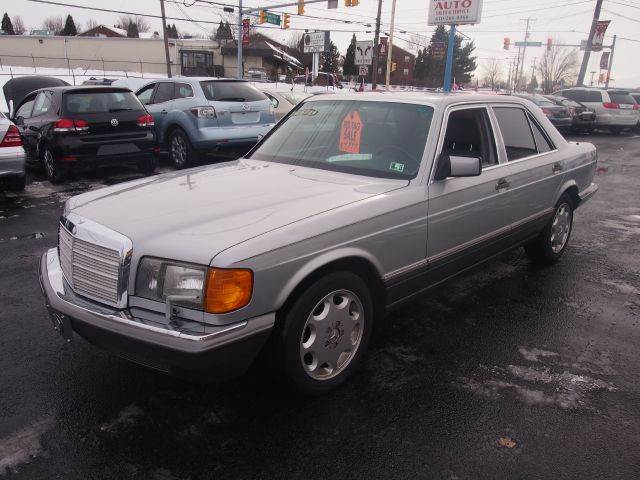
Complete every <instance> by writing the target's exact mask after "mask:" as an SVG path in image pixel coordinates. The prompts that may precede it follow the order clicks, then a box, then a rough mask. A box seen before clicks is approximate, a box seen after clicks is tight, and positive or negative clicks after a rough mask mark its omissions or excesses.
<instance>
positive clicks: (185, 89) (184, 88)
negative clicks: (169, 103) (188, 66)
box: [175, 83, 193, 98]
mask: <svg viewBox="0 0 640 480" xmlns="http://www.w3.org/2000/svg"><path fill="white" fill-rule="evenodd" d="M175 89H176V91H175V98H189V97H193V88H191V85H189V84H188V83H176V84H175Z"/></svg>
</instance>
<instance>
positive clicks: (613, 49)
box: [604, 35, 616, 88]
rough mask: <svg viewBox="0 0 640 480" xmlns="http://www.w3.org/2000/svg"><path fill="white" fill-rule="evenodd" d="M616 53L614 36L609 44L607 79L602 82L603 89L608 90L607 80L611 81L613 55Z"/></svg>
mask: <svg viewBox="0 0 640 480" xmlns="http://www.w3.org/2000/svg"><path fill="white" fill-rule="evenodd" d="M615 51H616V35H614V36H613V42H611V55H609V68H607V79H606V80H605V81H604V88H609V80H611V66H612V65H613V53H614V52H615Z"/></svg>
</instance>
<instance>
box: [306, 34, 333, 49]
mask: <svg viewBox="0 0 640 480" xmlns="http://www.w3.org/2000/svg"><path fill="white" fill-rule="evenodd" d="M328 48H329V32H311V33H305V34H304V53H322V52H324V51H325V50H327V49H328Z"/></svg>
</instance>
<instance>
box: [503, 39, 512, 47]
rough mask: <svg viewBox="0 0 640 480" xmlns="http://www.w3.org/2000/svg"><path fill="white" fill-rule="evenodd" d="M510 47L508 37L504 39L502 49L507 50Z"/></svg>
mask: <svg viewBox="0 0 640 480" xmlns="http://www.w3.org/2000/svg"><path fill="white" fill-rule="evenodd" d="M510 46H511V39H510V38H509V37H504V49H505V50H509V47H510Z"/></svg>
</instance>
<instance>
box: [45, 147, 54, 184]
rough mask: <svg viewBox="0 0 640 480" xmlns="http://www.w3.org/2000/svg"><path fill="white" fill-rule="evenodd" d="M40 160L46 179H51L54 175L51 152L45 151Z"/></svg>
mask: <svg viewBox="0 0 640 480" xmlns="http://www.w3.org/2000/svg"><path fill="white" fill-rule="evenodd" d="M42 158H43V163H44V168H45V170H46V172H47V177H48V178H50V179H51V178H53V176H54V173H55V160H54V158H53V154H52V153H51V150H49V149H47V150H45V151H44V154H43V156H42Z"/></svg>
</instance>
